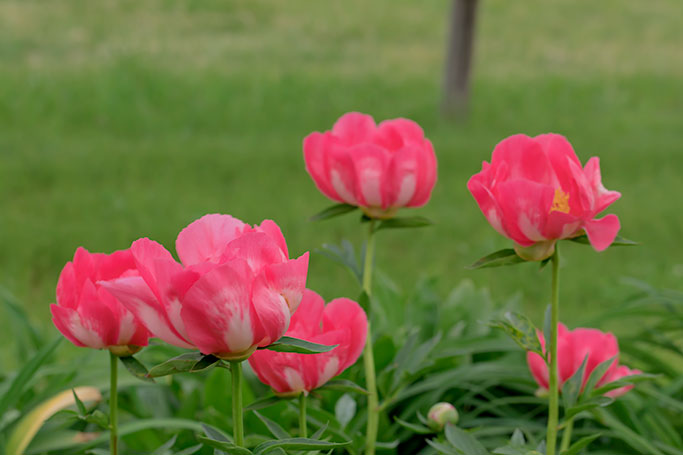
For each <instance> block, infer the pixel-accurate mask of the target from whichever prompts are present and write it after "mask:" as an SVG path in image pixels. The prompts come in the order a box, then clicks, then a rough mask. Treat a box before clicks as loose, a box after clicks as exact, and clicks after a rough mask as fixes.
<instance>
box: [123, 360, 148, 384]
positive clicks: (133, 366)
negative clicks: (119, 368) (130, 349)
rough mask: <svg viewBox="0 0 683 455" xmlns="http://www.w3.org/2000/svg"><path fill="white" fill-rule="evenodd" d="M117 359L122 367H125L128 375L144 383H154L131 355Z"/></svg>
mask: <svg viewBox="0 0 683 455" xmlns="http://www.w3.org/2000/svg"><path fill="white" fill-rule="evenodd" d="M119 359H120V360H121V363H123V366H125V367H126V369H127V370H128V372H130V374H132V375H133V376H135V377H136V378H138V379H140V380H142V381H145V382H155V381H154V379H153V378H151V377H149V376H148V374H149V371H147V368H146V367H145V366H144V365H143V364H142V363H140V361H139V360H138V359H136V358H135V357H133V356H132V355H130V356H128V357H119Z"/></svg>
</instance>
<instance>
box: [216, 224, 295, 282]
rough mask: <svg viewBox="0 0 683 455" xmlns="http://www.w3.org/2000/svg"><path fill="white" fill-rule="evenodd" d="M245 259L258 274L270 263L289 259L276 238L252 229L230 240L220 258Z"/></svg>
mask: <svg viewBox="0 0 683 455" xmlns="http://www.w3.org/2000/svg"><path fill="white" fill-rule="evenodd" d="M232 259H243V260H245V261H246V262H247V264H248V265H249V268H250V269H251V271H252V272H253V273H254V274H258V273H260V272H261V270H263V268H264V267H265V266H267V265H270V264H278V263H281V262H284V261H286V260H287V257H286V256H285V254H284V252H283V251H282V249H281V248H280V246H279V245H278V244H277V243H276V242H275V240H274V239H273V238H272V237H271V236H269V235H268V234H265V233H263V232H256V231H251V232H247V233H246V234H244V235H242V236H240V237H238V238H237V239H235V240H233V241H232V242H230V243H229V244H228V245H227V246H226V248H225V251H224V252H223V256H222V257H221V258H220V262H221V263H222V262H225V261H228V260H232Z"/></svg>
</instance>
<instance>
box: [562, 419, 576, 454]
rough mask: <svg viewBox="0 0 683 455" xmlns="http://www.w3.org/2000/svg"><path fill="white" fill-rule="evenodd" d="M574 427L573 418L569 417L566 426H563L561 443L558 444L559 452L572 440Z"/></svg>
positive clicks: (565, 448)
mask: <svg viewBox="0 0 683 455" xmlns="http://www.w3.org/2000/svg"><path fill="white" fill-rule="evenodd" d="M573 429H574V418H573V417H572V418H571V419H569V422H567V426H565V428H564V431H563V432H562V444H560V453H562V452H564V451H565V450H567V449H568V448H569V445H570V444H571V442H572V430H573Z"/></svg>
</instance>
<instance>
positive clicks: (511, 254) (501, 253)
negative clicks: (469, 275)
mask: <svg viewBox="0 0 683 455" xmlns="http://www.w3.org/2000/svg"><path fill="white" fill-rule="evenodd" d="M522 262H527V261H525V260H524V259H522V258H521V257H519V256H517V253H515V250H513V249H512V248H506V249H504V250H498V251H496V252H495V253H491V254H489V255H488V256H484V257H483V258H481V259H479V260H478V261H477V262H475V263H474V264H472V265H471V266H469V267H467V268H468V269H469V270H476V269H484V268H487V267H501V266H504V265H515V264H520V263H522Z"/></svg>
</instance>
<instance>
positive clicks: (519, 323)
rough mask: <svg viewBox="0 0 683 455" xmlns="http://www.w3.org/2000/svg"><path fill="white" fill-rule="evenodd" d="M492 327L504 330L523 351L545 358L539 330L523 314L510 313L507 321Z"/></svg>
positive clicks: (494, 323) (507, 314)
mask: <svg viewBox="0 0 683 455" xmlns="http://www.w3.org/2000/svg"><path fill="white" fill-rule="evenodd" d="M491 326H492V327H497V328H500V329H503V330H504V331H505V333H507V334H508V335H509V336H510V337H511V338H512V339H513V340H514V341H515V343H517V344H518V345H519V346H520V347H521V348H522V349H524V350H525V351H528V352H535V353H536V354H538V355H540V356H541V357H543V356H544V354H543V348H542V347H541V342H540V341H539V340H538V335H537V332H538V331H537V329H536V327H535V326H534V324H533V322H531V320H530V319H529V318H528V317H526V316H525V315H523V314H520V313H514V312H508V313H506V314H505V320H499V321H494V322H493V323H492V324H491Z"/></svg>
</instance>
